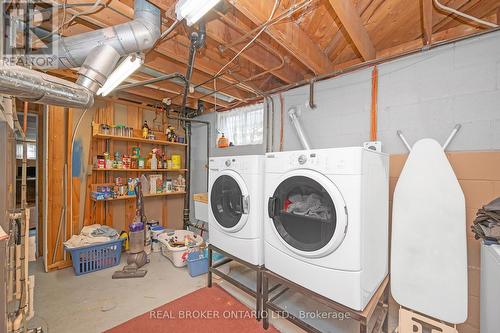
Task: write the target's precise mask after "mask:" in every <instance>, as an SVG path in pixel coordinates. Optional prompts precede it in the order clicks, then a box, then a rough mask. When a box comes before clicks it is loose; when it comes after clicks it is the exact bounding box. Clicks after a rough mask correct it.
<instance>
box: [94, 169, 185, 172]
mask: <svg viewBox="0 0 500 333" xmlns="http://www.w3.org/2000/svg"><path fill="white" fill-rule="evenodd" d="M92 170H93V171H111V172H186V171H187V169H103V168H92Z"/></svg>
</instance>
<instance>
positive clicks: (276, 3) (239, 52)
mask: <svg viewBox="0 0 500 333" xmlns="http://www.w3.org/2000/svg"><path fill="white" fill-rule="evenodd" d="M279 3H280V0H275V1H274V6H273V9H272V11H271V15H269V18H268V19H267V21H266V22H265V23H264V26H263V27H262V28H261V29H260V30H259V32H258V33H257V34H256V35H255V36H254V37H253V38H252V39H251V40H250V41H249V42H248V43H247V44H246V45H245V46H244V47H243V48H242V49H241V50H239V51H238V53H236V55H235V56H234V57H233V58H232V59H231V60H229V61H228V62H227V63H226V64H225V65H224V66H222V68H221V69H219V71H218V72H217V73H216V74H215V75H214V76H217V75H219V74H220V73H221V72H222V71H223V70H224V69H226V67H227V66H229V65H230V64H231V63H232V62H233V61H234V60H236V58H238V57H239V56H240V54H242V53H243V52H244V51H245V50H246V49H247V48H248V47H249V46H250V45H251V44H252V43H253V42H254V41H255V40H256V39H257V38H258V37H259V36H260V35H261V34H262V33H263V32H264V30H266V29H267V27H268V25H267V24H268V23H269V22H270V21H271V20H272V18H273V16H274V14H275V13H276V9H278V5H279Z"/></svg>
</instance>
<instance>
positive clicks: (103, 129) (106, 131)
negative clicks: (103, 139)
mask: <svg viewBox="0 0 500 333" xmlns="http://www.w3.org/2000/svg"><path fill="white" fill-rule="evenodd" d="M100 130H101V134H103V135H109V134H110V127H109V125H107V124H101V126H100Z"/></svg>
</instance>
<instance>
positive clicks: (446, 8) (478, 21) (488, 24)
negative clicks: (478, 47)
mask: <svg viewBox="0 0 500 333" xmlns="http://www.w3.org/2000/svg"><path fill="white" fill-rule="evenodd" d="M434 4H435V5H436V7H438V8H439V9H441V10H444V11H446V12H450V13H453V14H455V15H458V16H461V17H463V18H466V19H469V20H471V21H474V22H476V23H479V24H482V25H485V26H487V27H490V28H498V24H495V23H491V22H488V21H485V20H481V19H479V18H477V17H474V16H471V15H468V14H465V13H463V12H461V11H458V10H456V9H454V8H451V7H448V6H445V5H443V4H441V3H440V2H439V1H438V0H434Z"/></svg>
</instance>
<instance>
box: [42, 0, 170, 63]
mask: <svg viewBox="0 0 500 333" xmlns="http://www.w3.org/2000/svg"><path fill="white" fill-rule="evenodd" d="M160 35H161V16H160V9H159V8H158V7H156V6H154V5H152V4H150V3H149V2H148V1H146V0H136V1H135V3H134V20H132V21H130V22H126V23H122V24H118V25H115V26H112V27H107V28H103V29H99V30H94V31H89V32H85V33H82V34H79V35H75V36H69V37H63V38H59V39H57V40H55V41H54V42H52V43H51V44H49V45H48V46H47V48H45V49H44V50H45V51H44V52H51V54H46V56H47V57H48V58H50V59H47V61H45V64H44V65H43V66H40V67H39V68H41V69H54V68H74V67H80V66H81V65H82V64H83V63H84V62H85V60H86V58H87V55H89V52H90V50H93V49H94V48H96V47H100V46H102V45H107V46H110V47H112V48H114V49H115V50H116V52H118V54H119V55H120V56H126V55H129V54H131V53H134V52H141V51H145V50H148V49H150V48H151V47H153V45H154V44H155V43H156V41H157V40H158V38H160ZM48 50H50V51H48ZM54 55H55V56H56V58H54ZM38 56H43V55H42V54H38V55H37V57H38ZM95 61H99V59H98V58H96V59H95ZM86 63H87V64H88V63H89V61H87V62H86Z"/></svg>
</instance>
